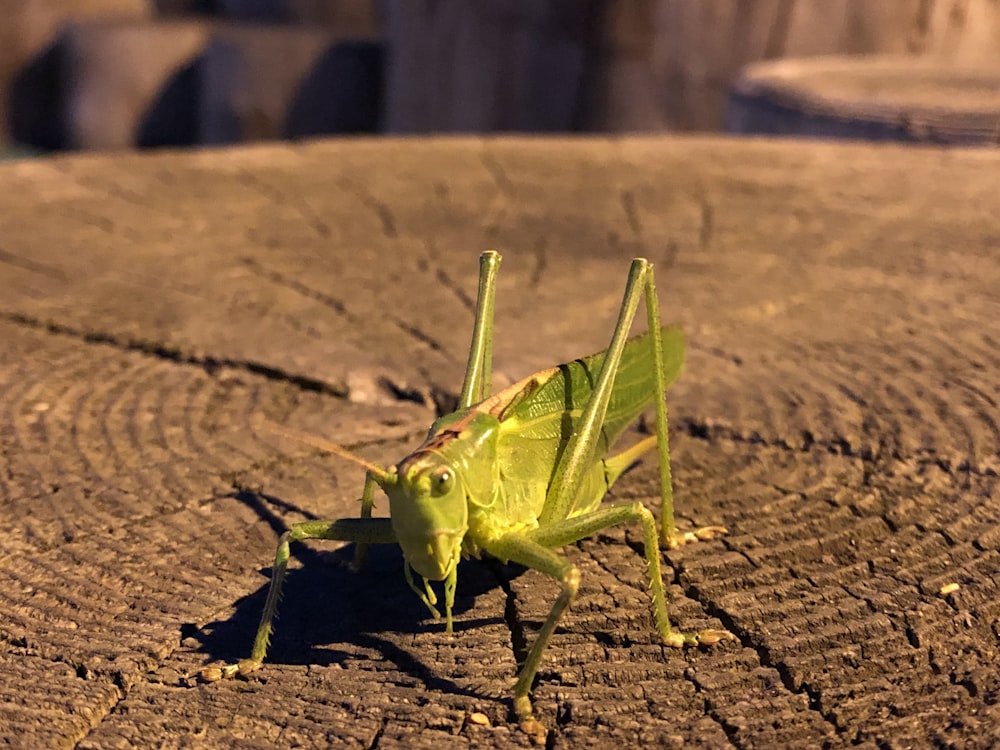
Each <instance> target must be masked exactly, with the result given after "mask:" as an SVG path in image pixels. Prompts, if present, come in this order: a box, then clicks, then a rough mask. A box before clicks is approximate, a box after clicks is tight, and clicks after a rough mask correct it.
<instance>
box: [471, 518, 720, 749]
mask: <svg viewBox="0 0 1000 750" xmlns="http://www.w3.org/2000/svg"><path fill="white" fill-rule="evenodd" d="M636 519H638V520H639V521H640V522H641V523H642V529H643V547H644V556H645V558H646V563H647V565H648V568H647V574H648V577H649V589H650V595H651V597H652V600H653V620H654V621H655V623H656V629H657V630H658V631H659V633H660V637H661V638H662V639H663V642H664V643H665V644H667V645H668V646H673V647H675V648H680V647H682V646H692V645H697V644H706V645H711V644H714V643H718V642H719V641H721V640H724V639H728V638H732V637H733V635H732V634H731V633H730V632H729V631H727V630H718V629H714V628H708V629H705V630H702V631H700V632H698V633H680V632H677V631H675V630H673V628H671V626H670V618H669V616H668V614H667V598H666V591H665V589H664V586H663V574H662V571H661V568H660V546H659V530H658V528H657V524H656V519H655V518H654V516H653V514H652V513H651V512H650V511H649V509H648V508H647V507H646V506H645V505H643V504H642V503H641V502H638V501H636V502H632V503H621V504H616V505H609V506H607V507H604V508H599V509H597V510H595V511H592V512H590V513H585V514H583V515H580V516H575V517H573V518H568V519H565V520H563V521H559V522H557V523H555V524H552V525H550V526H547V527H541V528H537V529H533V530H531V531H528V532H522V533H512V534H507V535H506V536H503V537H501V538H500V539H499V540H497V541H496V542H493V543H491V544H489V545H487V547H486V549H487V551H489V552H490V554H492V555H494V556H495V557H498V558H500V559H501V560H512V561H514V562H517V563H520V564H521V565H525V566H526V567H529V568H533V569H535V570H539V571H541V572H543V573H546V574H547V575H550V576H552V577H553V578H555V579H556V580H558V581H559V582H560V583H561V584H562V587H563V589H562V591H561V592H560V595H559V597H558V598H557V599H556V601H555V603H554V604H553V606H552V610H551V611H550V612H549V616H548V617H547V618H546V620H545V622H544V624H543V625H542V628H541V630H539V632H538V636H537V638H536V639H535V642H534V643H533V644H532V646H531V649H530V650H529V651H528V656H527V658H526V659H525V660H524V664H523V665H522V666H521V671H520V673H519V674H518V679H517V684H516V685H515V686H514V710H515V711H516V713H517V716H518V720H519V721H520V722H521V725H522V728H524V730H525V731H526V732H528V733H529V734H537V733H538V731H539V730H540V728H541V725H540V724H538V722H537V721H536V720H535V718H534V712H533V710H532V707H531V700H530V698H529V694H530V692H531V687H532V683H533V682H534V679H535V675H536V674H537V672H538V667H539V664H540V663H541V659H542V654H543V653H544V651H545V648H546V647H547V646H548V643H549V640H550V639H551V637H552V633H553V632H554V631H555V628H556V625H557V623H558V622H559V618H560V617H562V614H563V612H564V611H565V610H566V608H567V607H568V606H569V604H570V603H571V602H572V601H573V599H574V597H575V596H576V592H577V589H578V587H579V581H580V573H579V571H578V570H577V568H576V567H575V566H574V565H573V564H572V563H570V562H569V561H568V560H567V559H566V558H564V557H562V556H561V555H559V554H558V553H556V552H554V551H553V550H552V549H551V548H553V547H562V546H564V545H567V544H572V543H573V542H576V541H579V540H580V539H584V538H586V537H588V536H591V535H592V534H594V533H596V532H598V531H600V530H601V529H606V528H608V527H610V526H617V525H619V524H622V523H627V522H629V521H633V520H636Z"/></svg>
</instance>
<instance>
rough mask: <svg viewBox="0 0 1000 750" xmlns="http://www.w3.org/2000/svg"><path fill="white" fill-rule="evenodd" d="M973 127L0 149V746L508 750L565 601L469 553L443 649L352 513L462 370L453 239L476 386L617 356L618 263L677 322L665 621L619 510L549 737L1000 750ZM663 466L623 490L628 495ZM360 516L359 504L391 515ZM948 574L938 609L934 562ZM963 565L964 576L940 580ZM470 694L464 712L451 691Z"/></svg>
mask: <svg viewBox="0 0 1000 750" xmlns="http://www.w3.org/2000/svg"><path fill="white" fill-rule="evenodd" d="M998 168H1000V153H998V152H996V151H971V150H970V151H962V150H940V149H918V148H913V149H905V148H899V147H895V146H887V145H882V146H869V145H844V144H821V143H809V142H801V141H796V142H780V141H776V142H764V141H736V140H724V139H680V138H663V139H660V138H648V139H641V138H637V139H617V140H586V139H579V140H562V141H560V140H551V141H549V140H486V141H483V140H478V139H467V140H462V139H457V140H453V139H442V140H406V141H392V140H389V141H376V140H372V141H365V140H361V141H340V142H326V143H315V144H306V145H300V146H271V147H259V148H252V149H244V150H234V151H220V152H201V153H160V154H153V155H134V154H115V155H103V156H71V157H65V158H58V159H53V160H42V161H35V162H24V163H13V164H4V165H0V191H2V200H0V289H2V290H3V294H2V295H0V500H2V502H0V508H2V515H0V524H2V534H3V548H2V549H3V565H2V567H0V641H2V644H3V649H2V651H0V695H2V697H0V736H2V737H4V738H5V739H7V740H8V741H9V742H10V743H11V744H13V745H19V746H23V747H79V748H105V747H127V746H145V747H227V748H228V747H270V746H280V747H291V746H305V747H308V746H325V745H327V744H328V743H329V744H333V745H334V746H346V747H351V746H353V747H365V748H375V747H378V748H389V747H433V748H436V749H440V748H452V747H466V746H470V745H474V746H476V747H514V746H527V745H530V740H529V739H528V737H526V736H525V735H523V734H521V733H520V732H519V731H518V730H517V729H516V727H515V726H514V724H513V723H512V721H511V715H510V702H509V701H510V691H511V688H512V685H513V678H514V673H515V652H516V651H519V650H520V649H522V648H523V639H528V640H530V639H531V638H532V637H533V633H534V631H535V629H536V628H537V627H538V625H539V623H540V621H541V619H542V618H543V616H544V614H545V613H546V612H547V610H548V608H549V606H550V605H551V602H552V600H553V598H554V597H555V595H556V592H557V586H556V585H555V584H554V583H553V582H551V581H549V580H546V579H545V578H544V577H543V576H541V575H539V574H536V573H534V572H531V571H529V572H521V571H519V570H515V569H511V568H506V567H503V566H499V565H497V564H494V563H490V562H477V561H470V562H465V563H463V564H462V566H461V568H460V580H459V589H458V603H457V614H458V616H457V623H456V631H457V632H456V635H455V637H449V636H446V635H445V634H444V633H443V632H442V627H441V626H440V625H439V624H437V623H433V622H429V621H427V620H426V619H425V614H424V611H423V610H422V605H421V604H420V602H419V601H418V600H417V599H416V597H415V596H414V595H413V594H412V592H410V591H409V590H408V589H407V587H406V584H405V582H404V581H403V577H402V575H401V570H400V568H401V558H400V556H399V553H398V551H396V550H390V549H382V550H379V551H378V552H377V553H376V554H373V556H372V559H371V564H370V566H369V567H368V568H367V569H366V570H365V571H364V572H363V573H362V574H360V575H354V574H352V573H350V572H348V571H347V570H346V569H345V561H346V560H347V559H349V555H350V550H349V549H341V550H335V551H331V545H321V544H316V545H310V546H309V547H300V548H299V549H297V550H296V551H295V558H296V559H295V560H293V568H294V569H293V570H292V572H291V574H290V576H289V582H288V586H287V589H286V596H285V599H284V602H283V605H282V609H281V617H280V619H279V621H278V631H277V637H276V639H275V642H274V648H273V653H272V658H271V661H270V663H268V664H266V665H265V668H264V669H263V670H261V672H260V673H259V675H256V676H254V677H253V679H251V680H249V681H240V680H236V681H232V682H227V683H220V684H214V685H192V684H190V683H191V682H192V681H190V680H188V679H187V676H188V675H190V674H193V673H195V672H196V671H197V670H198V669H199V668H200V667H201V666H202V665H203V664H205V663H207V662H210V661H214V660H218V659H233V658H236V657H240V656H243V655H244V654H245V653H246V650H247V649H248V646H249V641H250V638H251V637H252V633H253V630H254V628H255V626H256V622H257V618H258V616H259V613H260V609H261V606H262V604H263V596H264V591H265V587H266V584H267V580H268V578H267V575H268V572H269V565H270V559H271V556H272V554H273V545H274V542H275V538H276V534H277V533H278V532H280V531H281V530H282V529H284V528H285V527H286V526H287V524H289V523H292V522H294V521H296V520H300V519H302V518H305V517H313V516H338V515H350V514H353V513H355V512H356V510H357V507H358V506H357V502H356V498H357V497H358V495H359V492H360V486H361V479H362V477H361V476H360V473H359V472H358V470H357V469H356V468H355V467H352V466H350V465H345V464H344V462H342V461H340V460H338V459H335V458H331V457H328V456H323V455H320V454H318V453H317V452H316V451H314V450H312V449H309V448H305V447H303V446H301V445H298V444H295V443H292V442H289V441H287V440H285V439H283V438H280V437H276V436H274V435H273V434H270V433H268V432H267V431H266V430H265V429H263V428H262V427H261V426H260V422H261V420H262V419H263V418H267V419H270V420H273V421H276V422H279V423H281V424H285V425H288V426H289V427H292V428H295V429H297V430H301V431H306V432H312V433H315V434H318V435H321V436H325V437H329V438H331V439H335V440H338V441H341V442H344V443H347V444H350V445H354V446H360V447H359V450H361V451H362V452H363V453H365V455H368V456H370V457H371V458H374V459H377V460H380V461H384V462H393V461H396V460H398V459H399V458H401V457H402V456H403V455H405V453H406V452H407V449H408V447H409V446H413V445H414V444H415V443H417V442H419V440H420V438H421V436H422V434H423V432H424V430H425V429H426V427H427V425H428V424H429V423H430V422H431V420H432V419H433V417H434V410H435V408H441V407H444V406H445V405H446V404H447V403H449V402H450V401H451V400H452V399H453V398H454V396H455V394H456V393H457V391H458V388H459V386H460V383H461V378H462V372H463V367H464V361H465V356H466V347H467V339H468V329H469V327H470V322H471V305H472V299H473V298H474V289H475V278H476V267H477V261H476V258H477V255H478V253H479V252H480V251H481V250H483V249H485V248H488V247H493V248H497V249H500V250H501V251H502V252H503V253H504V264H503V267H502V269H501V276H500V282H499V289H498V300H497V352H496V354H497V356H496V367H497V370H498V372H499V376H498V377H499V380H500V381H501V382H503V381H504V380H508V381H509V380H511V379H514V378H517V377H520V376H522V375H525V374H527V373H529V372H531V371H533V370H535V369H537V368H540V367H543V366H548V365H551V364H553V363H555V362H557V361H560V360H562V359H565V358H571V357H574V356H577V355H581V354H585V353H589V352H591V351H594V350H596V349H600V348H602V347H603V346H604V345H605V343H606V341H607V338H608V337H609V336H610V332H611V328H612V325H613V315H614V312H615V310H616V308H617V306H618V304H619V301H620V295H621V290H622V286H623V283H624V276H625V272H626V269H627V266H628V260H629V258H631V257H632V256H635V255H640V254H641V255H645V256H647V257H649V258H650V259H652V260H653V261H654V262H655V263H656V264H657V271H658V277H657V278H658V283H659V287H660V296H661V304H662V308H663V313H664V317H665V318H666V319H669V320H674V321H677V322H680V323H681V324H682V325H683V327H684V328H685V329H686V331H687V332H688V334H689V336H690V350H691V351H690V356H689V359H688V364H687V368H686V371H685V373H684V375H683V376H682V378H681V380H680V382H679V383H678V384H677V385H676V386H675V387H674V388H673V389H672V390H671V391H670V393H669V403H670V407H671V410H672V411H671V414H672V429H673V435H674V438H673V444H672V448H673V458H674V466H675V477H676V484H677V502H678V509H679V515H680V518H681V523H682V524H683V525H692V524H724V525H726V526H728V527H729V528H730V530H731V533H730V535H729V536H728V537H726V538H724V539H722V540H719V541H713V542H707V543H701V544H697V545H693V546H689V547H686V548H684V549H681V550H679V551H676V552H670V553H665V556H664V557H665V561H666V564H667V568H666V571H667V572H666V577H667V579H668V588H669V593H670V599H671V603H670V606H671V615H672V618H673V620H674V622H675V623H676V624H677V625H678V626H680V627H681V628H684V629H698V628H703V627H720V626H723V627H727V628H729V629H731V630H732V631H733V632H734V633H735V634H736V635H737V637H738V640H737V641H735V642H730V643H725V644H721V645H720V646H718V647H716V648H713V649H710V650H691V651H686V652H681V651H674V650H667V649H664V648H662V647H661V646H660V645H659V644H658V642H657V637H656V635H655V632H654V630H653V627H652V621H651V616H650V612H649V606H648V597H647V593H646V591H645V579H644V574H643V570H642V560H641V555H640V554H639V552H638V551H637V549H636V548H637V547H639V545H640V544H641V536H640V534H639V531H638V529H635V528H624V529H612V530H609V531H607V532H606V533H602V534H600V535H598V536H596V537H595V538H593V539H591V540H587V541H584V542H582V543H580V544H579V545H576V546H573V547H571V548H569V549H568V550H567V551H566V554H567V555H568V556H569V557H570V558H571V559H572V560H573V561H574V563H575V564H576V565H578V566H579V567H580V569H581V571H582V574H583V580H582V585H581V591H580V596H579V599H578V601H577V603H576V605H575V606H574V607H573V608H572V609H571V610H570V611H569V612H568V614H567V616H566V617H565V619H564V620H563V622H562V625H561V627H560V629H559V631H558V632H557V633H556V635H555V637H554V639H553V643H552V646H551V647H550V648H549V650H548V652H547V653H546V658H545V661H544V663H543V665H542V668H541V671H540V679H539V682H538V685H537V687H536V689H535V694H534V695H535V705H536V707H537V709H538V711H539V714H540V718H541V719H542V720H543V721H544V722H546V724H547V725H548V726H549V727H550V728H551V734H550V737H549V740H550V746H553V747H565V748H569V747H572V748H580V747H590V746H593V747H602V746H607V745H608V744H610V743H611V742H616V743H618V744H620V745H622V746H645V747H653V746H658V747H664V746H665V747H675V746H680V745H682V744H690V745H703V746H707V747H724V746H727V745H733V746H738V747H768V746H776V745H779V744H781V745H787V746H819V745H825V746H828V747H839V746H845V745H851V744H861V745H862V746H869V747H874V746H876V745H878V746H880V747H911V746H926V745H931V744H938V745H948V746H962V747H986V746H989V745H992V744H994V743H996V742H998V741H1000V708H998V706H997V701H998V698H1000V676H998V672H997V656H998V638H1000V588H998V584H997V580H996V579H997V576H998V574H1000V549H998V548H1000V524H998V520H1000V500H998V499H997V497H996V494H997V489H998V488H997V485H998V479H997V472H998V470H1000V453H998V443H1000V419H998V409H997V399H998V398H1000V389H998V383H1000V375H998V366H1000V354H998V350H997V347H998V343H1000V292H998V290H1000V260H998V256H1000V219H998V217H1000V192H998V191H997V190H996V175H997V173H998ZM655 495H656V489H655V469H654V467H653V466H652V465H651V464H650V463H649V462H647V463H646V464H644V465H642V466H641V467H639V468H638V469H637V470H635V471H633V472H632V473H631V474H629V475H628V476H627V477H625V478H624V479H623V480H622V482H621V484H620V487H619V489H618V491H617V496H618V497H629V498H631V497H639V498H644V499H650V503H651V504H653V505H655V500H653V499H652V498H654V497H655ZM379 506H380V509H381V511H382V512H384V509H385V503H384V501H382V502H380V503H379ZM950 584H958V588H957V590H955V591H953V592H952V593H946V594H942V593H941V590H942V587H944V586H946V585H950ZM946 590H947V589H946ZM474 712H479V713H482V714H485V715H486V717H487V718H488V720H489V722H490V726H488V727H486V726H480V725H477V724H475V723H473V722H472V721H471V720H470V718H469V717H470V715H471V714H473V713H474Z"/></svg>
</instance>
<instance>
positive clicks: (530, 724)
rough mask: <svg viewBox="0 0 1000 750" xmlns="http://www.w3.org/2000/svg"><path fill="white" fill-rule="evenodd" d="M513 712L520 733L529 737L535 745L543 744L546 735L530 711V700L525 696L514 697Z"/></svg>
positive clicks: (543, 728)
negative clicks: (515, 715)
mask: <svg viewBox="0 0 1000 750" xmlns="http://www.w3.org/2000/svg"><path fill="white" fill-rule="evenodd" d="M514 712H515V713H516V714H517V719H518V722H519V724H518V726H519V727H520V728H521V731H522V732H524V733H525V734H526V735H528V736H529V737H531V739H532V740H533V741H534V742H535V744H536V745H541V744H544V743H545V738H546V736H547V734H548V732H547V731H546V729H545V727H544V726H542V723H541V722H540V721H538V719H536V718H535V715H534V712H533V711H532V710H531V700H530V699H529V698H528V696H526V695H519V696H515V697H514Z"/></svg>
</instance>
